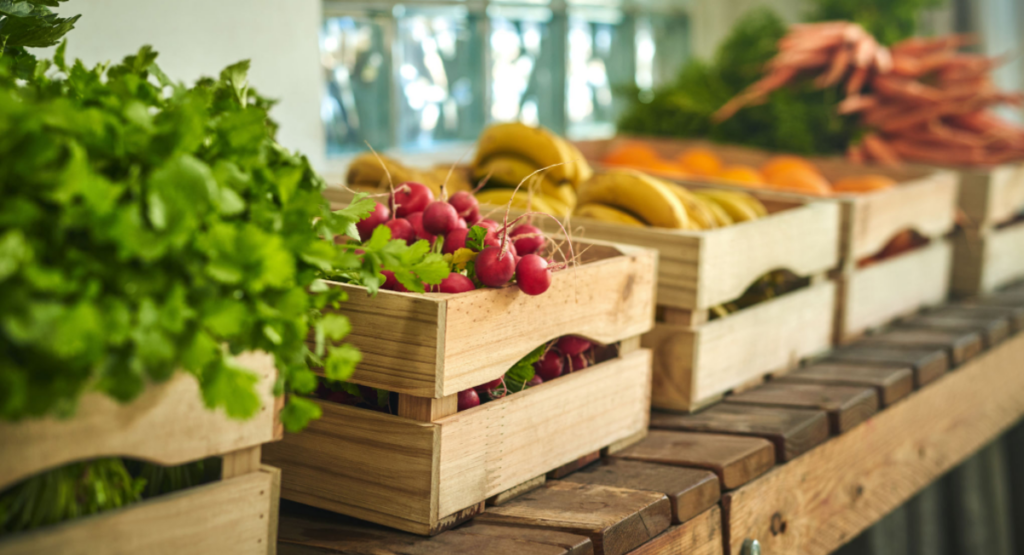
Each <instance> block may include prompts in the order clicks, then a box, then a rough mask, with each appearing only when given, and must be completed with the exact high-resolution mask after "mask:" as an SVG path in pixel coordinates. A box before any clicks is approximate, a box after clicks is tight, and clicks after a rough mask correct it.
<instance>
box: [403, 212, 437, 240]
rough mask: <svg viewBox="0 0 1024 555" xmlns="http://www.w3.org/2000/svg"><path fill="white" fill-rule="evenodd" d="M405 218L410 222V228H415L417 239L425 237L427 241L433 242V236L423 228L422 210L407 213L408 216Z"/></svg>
mask: <svg viewBox="0 0 1024 555" xmlns="http://www.w3.org/2000/svg"><path fill="white" fill-rule="evenodd" d="M405 219H406V220H408V221H409V223H410V224H412V228H413V229H414V230H416V237H417V238H418V239H426V240H427V241H430V242H431V244H433V242H434V239H435V237H434V236H433V235H431V234H429V233H427V230H425V229H423V213H422V212H416V213H415V214H409V215H408V216H406V217H405Z"/></svg>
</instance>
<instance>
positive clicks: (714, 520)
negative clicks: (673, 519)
mask: <svg viewBox="0 0 1024 555" xmlns="http://www.w3.org/2000/svg"><path fill="white" fill-rule="evenodd" d="M721 553H722V510H721V509H720V508H719V507H718V505H714V506H712V507H711V508H710V509H708V510H706V511H704V512H703V513H701V514H700V515H697V516H696V517H694V518H693V519H691V520H688V521H686V522H684V523H683V524H680V525H678V526H673V527H671V528H669V529H668V530H665V531H664V532H662V533H661V534H660V535H659V536H658V537H656V538H654V539H653V540H651V541H649V542H647V543H645V544H643V545H641V546H640V547H638V548H636V549H634V550H633V551H630V552H629V555H721Z"/></svg>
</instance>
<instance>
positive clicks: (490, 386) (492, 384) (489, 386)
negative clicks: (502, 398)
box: [473, 378, 501, 393]
mask: <svg viewBox="0 0 1024 555" xmlns="http://www.w3.org/2000/svg"><path fill="white" fill-rule="evenodd" d="M500 386H501V378H495V379H493V380H491V381H489V382H487V383H485V384H481V385H478V386H476V387H474V388H473V389H475V390H476V391H477V393H479V392H480V391H492V390H494V389H497V388H498V387H500Z"/></svg>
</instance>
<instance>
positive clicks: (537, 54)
mask: <svg viewBox="0 0 1024 555" xmlns="http://www.w3.org/2000/svg"><path fill="white" fill-rule="evenodd" d="M850 1H854V0H847V2H846V3H849V2H850ZM829 3H831V4H841V3H843V2H842V1H836V0H833V1H832V2H829ZM910 3H911V4H915V5H917V4H923V5H924V8H923V9H921V10H919V11H918V12H917V13H918V15H917V16H916V17H917V18H918V19H919V20H920V21H918V31H919V32H921V33H922V34H937V33H947V32H970V33H976V34H977V35H978V37H979V39H980V40H979V42H978V43H977V44H976V46H975V48H976V49H977V50H979V51H981V52H984V53H988V54H1006V55H1009V56H1010V57H1011V61H1010V62H1009V63H1006V64H1005V65H1003V66H1002V67H1001V68H1000V69H999V71H998V74H997V75H998V77H997V84H999V85H1001V86H1002V87H1003V88H1005V89H1008V90H1020V89H1021V88H1022V85H1024V81H1022V79H1024V57H1021V56H1020V55H1019V53H1020V51H1021V46H1022V43H1021V40H1022V39H1021V38H1020V33H1019V32H1018V30H1020V29H1024V2H1022V1H1021V0H916V1H914V2H910ZM816 4H821V0H764V1H762V0H714V1H712V0H629V1H627V0H623V1H619V0H530V1H521V2H496V1H486V0H482V1H472V0H453V1H406V2H395V1H390V0H374V1H365V2H360V1H350V0H290V1H288V2H281V1H280V0H218V1H216V2H208V1H205V2H204V1H200V0H179V1H176V2H157V1H140V0H82V1H80V2H76V3H75V10H76V12H78V11H80V12H81V13H82V14H83V17H82V19H81V21H80V22H79V23H78V25H77V27H78V30H77V31H76V32H75V34H74V36H73V37H72V39H71V41H70V44H69V53H70V54H71V55H73V56H77V57H80V58H82V59H84V60H85V61H87V62H101V61H106V60H117V59H120V58H121V57H122V56H124V55H125V54H127V53H129V52H132V51H134V49H135V47H136V45H138V44H140V43H150V44H152V45H154V46H155V47H156V49H157V51H159V52H161V53H162V55H161V64H162V65H163V66H164V68H165V69H166V71H167V72H168V74H170V75H174V76H177V77H179V78H182V79H186V80H191V79H194V78H196V77H199V76H200V75H203V74H213V73H215V72H216V71H218V69H219V68H221V67H223V66H224V65H226V64H228V63H231V62H233V61H236V60H238V59H241V58H251V59H252V60H253V66H252V74H251V75H252V81H253V83H254V85H255V86H256V87H257V88H258V89H259V90H260V91H262V92H263V93H264V94H266V95H269V96H271V97H276V98H280V99H282V100H281V102H280V104H279V105H278V106H277V107H276V108H275V110H274V112H273V115H274V117H275V118H276V119H277V120H278V121H279V122H280V123H281V133H280V136H279V139H280V140H281V141H282V142H283V143H284V144H285V145H286V146H289V147H291V148H294V149H299V150H301V151H303V152H304V153H306V154H307V155H309V156H310V158H311V160H312V161H313V163H314V165H315V166H316V167H317V168H318V169H320V170H321V171H323V172H325V173H335V172H340V171H341V169H342V168H344V166H345V163H346V161H347V159H348V157H349V156H351V153H353V152H356V151H359V150H364V149H365V143H367V142H368V143H369V144H371V145H372V146H373V147H374V148H376V149H381V150H386V151H393V152H398V153H401V154H402V155H405V156H408V157H413V158H416V157H418V155H426V156H428V157H429V158H434V159H437V160H452V159H454V158H457V157H458V156H460V155H461V154H462V153H463V152H465V151H466V150H467V149H468V148H469V147H470V145H471V143H472V141H473V140H474V139H475V138H476V137H477V136H478V134H479V132H480V130H481V129H482V128H483V127H484V126H485V125H486V124H487V123H489V122H494V121H510V120H521V121H523V122H526V123H531V124H538V123H539V124H542V125H544V126H546V127H549V128H551V129H552V130H554V131H555V132H557V133H560V134H565V135H568V136H569V137H570V138H573V139H587V138H603V137H609V136H611V135H613V134H614V132H615V124H616V121H617V118H618V117H619V115H620V114H621V113H622V111H623V108H624V106H626V105H627V104H628V103H629V102H631V101H633V100H634V99H639V100H640V101H643V100H644V98H645V96H651V95H652V91H653V90H654V89H656V88H657V87H659V86H660V85H664V84H666V83H668V82H671V81H672V80H673V79H674V78H675V77H676V76H677V74H678V72H679V70H680V68H682V67H683V65H684V64H685V63H686V62H687V61H689V60H691V59H695V58H697V59H707V58H710V57H711V56H713V54H714V52H715V48H716V46H717V45H718V44H719V43H720V42H721V40H722V39H723V38H724V37H725V36H726V35H727V34H728V32H729V30H730V29H731V28H732V26H733V24H734V23H735V22H736V21H737V20H738V19H739V18H741V17H742V16H743V14H745V13H746V12H748V11H749V10H751V9H753V8H755V7H759V6H768V7H770V8H771V9H772V10H774V11H775V12H776V13H777V14H778V15H779V16H781V17H782V18H783V19H784V20H786V21H787V22H791V21H797V20H799V19H801V18H802V17H803V16H805V15H806V14H807V13H808V12H809V11H811V10H814V9H816V8H817V7H818V6H816ZM139 22H149V23H150V24H148V25H147V24H139ZM439 154H440V156H439Z"/></svg>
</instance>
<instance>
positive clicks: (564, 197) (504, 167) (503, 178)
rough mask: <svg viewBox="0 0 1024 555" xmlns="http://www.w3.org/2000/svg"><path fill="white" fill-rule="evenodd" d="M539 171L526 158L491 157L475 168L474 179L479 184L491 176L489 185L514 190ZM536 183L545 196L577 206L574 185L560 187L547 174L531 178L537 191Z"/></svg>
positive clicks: (539, 174)
mask: <svg viewBox="0 0 1024 555" xmlns="http://www.w3.org/2000/svg"><path fill="white" fill-rule="evenodd" d="M537 169H538V167H537V166H535V165H534V164H533V162H531V161H529V160H527V159H525V158H522V157H519V156H511V155H506V154H498V155H495V156H491V157H490V158H488V159H486V160H484V161H483V163H481V164H480V165H478V166H476V167H474V168H473V179H474V180H476V181H477V182H479V181H481V180H483V179H484V178H485V177H487V176H488V175H490V176H491V178H490V180H488V183H491V184H494V185H497V186H501V187H512V188H513V189H514V188H515V187H516V185H519V183H521V182H522V181H523V180H524V179H526V177H527V176H528V175H530V174H531V173H533V172H535V171H537ZM549 171H550V170H549ZM534 183H540V191H541V192H543V193H544V194H545V195H548V196H549V197H554V198H557V199H560V200H561V201H562V202H563V203H565V204H568V205H569V206H570V207H574V206H576V190H575V189H573V187H572V185H569V184H565V185H559V184H557V183H555V182H554V181H552V180H551V178H549V177H548V176H547V172H540V173H538V174H536V175H534V176H533V177H531V178H530V182H529V183H528V185H530V186H531V188H533V189H534V191H536V190H537V189H536V188H534V187H533V185H534ZM522 190H525V187H524V188H523V189H520V191H522Z"/></svg>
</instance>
